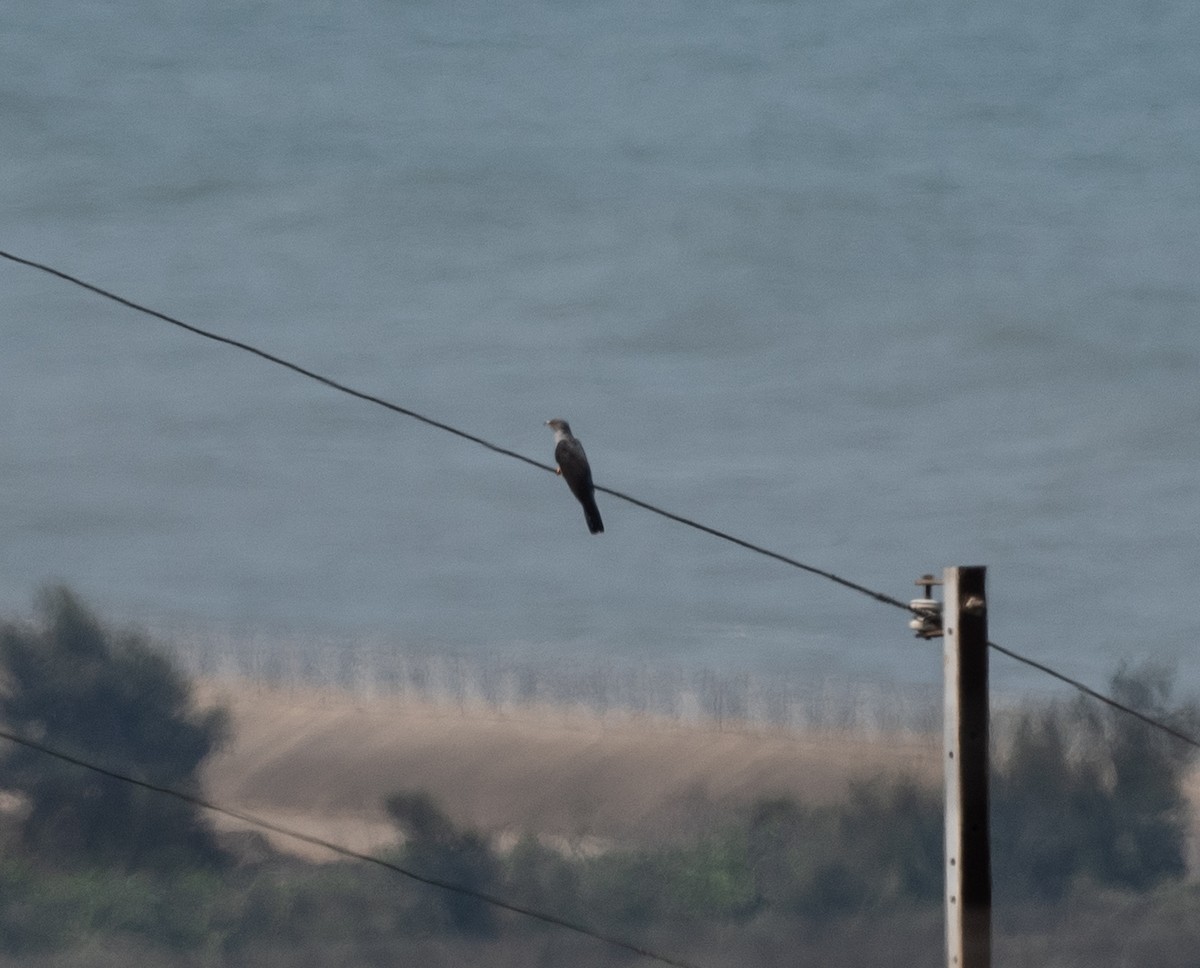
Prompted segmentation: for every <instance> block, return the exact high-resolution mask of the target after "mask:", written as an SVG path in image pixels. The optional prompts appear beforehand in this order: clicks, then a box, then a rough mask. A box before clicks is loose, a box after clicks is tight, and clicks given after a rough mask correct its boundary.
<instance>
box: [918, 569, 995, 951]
mask: <svg viewBox="0 0 1200 968" xmlns="http://www.w3.org/2000/svg"><path fill="white" fill-rule="evenodd" d="M986 572H987V569H986V568H982V567H959V568H947V569H945V571H944V573H943V578H942V586H943V593H944V600H945V608H944V614H943V616H942V618H943V621H942V631H943V633H944V638H943V651H942V664H943V673H944V677H945V678H944V681H945V707H944V709H945V711H944V720H943V729H944V760H943V766H944V767H945V778H946V964H947V966H948V968H991V963H992V865H991V852H990V848H989V834H988V644H987V643H988V631H987V595H986V591H985V588H984V585H985V578H986ZM927 597H928V593H927Z"/></svg>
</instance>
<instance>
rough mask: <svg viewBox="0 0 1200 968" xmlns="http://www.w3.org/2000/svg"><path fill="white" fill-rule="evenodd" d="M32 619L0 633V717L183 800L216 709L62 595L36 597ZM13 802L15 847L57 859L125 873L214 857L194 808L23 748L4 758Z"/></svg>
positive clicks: (217, 740) (135, 643)
mask: <svg viewBox="0 0 1200 968" xmlns="http://www.w3.org/2000/svg"><path fill="white" fill-rule="evenodd" d="M38 606H39V612H40V622H38V623H35V624H34V625H32V626H30V625H25V624H18V623H7V622H6V623H3V624H0V720H3V722H4V723H6V724H7V726H8V727H9V728H10V729H11V730H12V731H13V732H16V733H19V734H21V735H24V736H28V737H30V738H32V739H36V740H38V741H40V742H43V743H45V744H46V745H48V746H51V747H53V748H55V749H57V750H60V751H62V752H64V753H67V754H69V755H72V756H77V757H79V758H81V759H85V760H88V761H89V762H95V763H97V764H98V765H101V766H104V767H107V768H109V769H112V770H115V771H119V772H122V773H128V774H131V775H134V776H136V777H138V778H140V779H143V780H146V781H147V782H150V783H153V784H156V785H160V786H168V787H172V788H175V789H181V790H183V791H192V792H194V791H196V790H197V789H198V771H199V768H200V765H201V764H202V763H203V761H204V759H205V757H207V756H208V755H209V753H211V752H213V751H214V750H215V749H216V748H217V747H218V746H219V745H220V744H221V742H222V741H223V740H224V738H225V736H226V733H227V716H226V713H225V712H224V710H218V709H214V710H210V711H208V712H204V713H200V712H197V711H195V710H194V708H193V705H192V694H191V687H190V684H189V683H188V681H187V680H186V679H185V678H184V676H183V675H182V674H181V673H180V672H179V671H178V670H177V669H176V668H175V667H174V665H173V664H172V663H171V662H170V660H169V659H168V658H167V657H166V656H164V655H162V654H161V653H160V652H158V651H156V650H155V649H154V648H153V647H152V646H151V645H150V644H149V643H148V642H146V641H145V640H144V639H142V638H141V637H139V636H137V635H133V634H118V633H114V632H112V631H110V630H108V629H106V628H104V627H103V626H102V625H101V624H100V622H99V620H98V619H97V618H96V616H95V615H93V614H92V612H91V611H89V610H88V609H87V608H86V607H85V606H84V605H83V604H82V603H81V602H80V601H79V600H78V599H77V598H76V597H75V596H74V595H73V594H72V593H71V592H70V591H68V590H67V589H66V588H64V587H52V588H48V589H44V590H43V591H42V592H41V594H40V595H39V599H38ZM2 782H3V784H4V786H5V787H6V788H8V789H10V790H13V791H15V792H18V793H20V794H22V795H23V796H24V798H25V800H26V802H27V812H26V814H25V817H24V820H23V822H22V826H21V839H22V842H23V843H24V845H25V846H26V847H27V848H28V849H30V850H31V851H35V852H37V853H38V854H39V855H41V856H52V857H54V858H56V859H58V860H60V861H62V860H71V861H75V862H78V861H81V860H82V861H87V862H91V863H100V864H116V865H123V866H126V867H128V868H131V869H132V868H144V867H150V868H154V867H167V866H172V865H174V864H177V863H183V862H188V863H194V862H197V861H205V862H211V861H215V860H216V859H217V858H218V857H219V852H218V850H217V848H216V844H215V841H214V839H213V836H212V833H211V831H210V829H209V828H208V827H207V826H206V825H205V823H204V822H203V820H202V818H201V816H200V815H199V813H198V809H197V808H195V807H193V806H191V805H190V804H187V803H184V802H183V801H181V800H177V799H175V798H173V797H167V796H163V795H162V794H158V793H154V792H152V791H149V790H145V789H142V788H140V787H136V786H133V785H131V784H128V783H122V782H119V781H116V780H113V779H110V778H106V777H104V776H101V775H100V774H97V773H93V772H91V771H88V770H84V769H81V768H80V767H77V766H73V765H71V764H68V763H65V762H62V761H60V760H56V759H53V758H51V757H48V756H46V755H45V754H43V753H39V752H37V751H36V750H32V749H29V748H26V747H21V746H15V747H13V748H12V749H11V750H10V751H9V752H8V755H7V756H6V757H5V759H4V766H3V781H2Z"/></svg>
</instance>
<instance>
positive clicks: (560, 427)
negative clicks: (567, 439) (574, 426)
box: [546, 417, 571, 435]
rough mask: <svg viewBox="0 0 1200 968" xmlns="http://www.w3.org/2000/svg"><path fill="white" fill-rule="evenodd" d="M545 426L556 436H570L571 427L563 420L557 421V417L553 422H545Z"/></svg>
mask: <svg viewBox="0 0 1200 968" xmlns="http://www.w3.org/2000/svg"><path fill="white" fill-rule="evenodd" d="M546 426H547V427H549V428H550V429H551V430H553V431H554V432H555V433H556V434H567V435H570V433H571V425H570V424H569V423H567V422H566V421H565V420H561V419H559V418H558V417H555V418H554V419H553V420H547V421H546Z"/></svg>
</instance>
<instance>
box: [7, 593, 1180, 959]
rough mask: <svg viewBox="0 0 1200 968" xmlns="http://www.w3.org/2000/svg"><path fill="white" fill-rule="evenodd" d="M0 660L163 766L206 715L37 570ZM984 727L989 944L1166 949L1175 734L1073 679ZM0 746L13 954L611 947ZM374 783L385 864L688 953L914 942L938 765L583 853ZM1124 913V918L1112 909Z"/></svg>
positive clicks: (511, 953) (36, 698)
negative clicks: (515, 836) (915, 775)
mask: <svg viewBox="0 0 1200 968" xmlns="http://www.w3.org/2000/svg"><path fill="white" fill-rule="evenodd" d="M0 683H2V689H0V717H2V718H3V720H4V723H5V725H6V727H7V728H10V729H13V730H15V731H18V732H20V733H22V734H24V735H29V736H32V737H36V738H37V739H39V740H42V741H44V742H46V743H48V744H51V745H54V746H56V747H59V748H62V749H64V750H65V751H67V752H70V753H72V754H74V755H78V756H81V757H85V758H88V759H92V760H97V761H99V762H102V763H104V764H106V765H109V766H112V767H114V768H117V769H120V770H122V771H125V772H131V773H136V774H137V775H139V776H142V777H145V778H146V779H147V780H150V781H152V782H155V783H161V784H164V785H169V786H174V787H180V788H184V789H194V788H195V785H196V782H197V779H196V778H197V776H198V770H199V767H200V766H201V764H202V763H203V760H204V758H205V757H206V756H207V755H208V754H209V753H210V752H212V751H213V750H214V749H215V748H217V746H218V745H219V743H220V742H221V740H222V738H223V737H224V735H225V731H226V728H227V727H226V724H225V720H224V717H223V716H222V714H221V713H219V712H214V713H207V714H200V713H197V712H196V711H195V710H194V708H193V707H192V703H191V691H190V687H189V684H188V682H187V681H186V679H185V678H184V677H183V676H182V675H181V674H180V673H179V672H178V671H177V669H176V668H175V667H174V666H173V665H172V663H171V662H169V661H168V660H166V659H165V658H163V655H162V654H161V653H160V652H158V651H156V650H155V649H154V648H153V647H151V646H150V645H149V644H148V643H147V642H145V641H143V640H142V639H140V638H138V637H136V636H129V635H122V634H117V633H114V632H113V631H111V630H109V629H106V628H105V627H104V626H103V625H102V624H101V623H100V622H99V621H98V620H97V619H96V618H95V616H94V615H92V614H91V613H90V612H89V611H88V610H87V609H86V608H85V607H84V606H83V605H81V604H80V602H79V601H78V600H77V599H76V598H75V597H74V596H73V595H71V594H70V593H69V592H67V591H66V590H64V589H51V590H49V591H47V592H46V593H44V595H43V596H42V599H41V607H40V618H39V621H38V622H37V623H35V624H33V625H25V624H19V623H6V624H3V625H2V626H0ZM1111 691H1112V692H1113V694H1114V695H1116V696H1117V697H1118V698H1120V699H1121V700H1122V701H1124V702H1126V703H1128V704H1130V705H1132V706H1135V707H1137V708H1139V709H1144V710H1146V711H1149V712H1152V713H1153V714H1154V715H1155V716H1156V717H1160V718H1162V719H1164V720H1167V721H1170V722H1172V723H1174V724H1176V725H1178V726H1180V727H1183V728H1186V729H1191V730H1195V729H1196V728H1197V726H1198V725H1200V712H1198V711H1197V708H1196V706H1195V705H1194V704H1188V703H1183V704H1181V703H1177V702H1174V701H1173V700H1172V697H1171V679H1170V676H1168V675H1166V674H1165V673H1163V672H1161V671H1156V670H1153V669H1136V670H1130V669H1121V670H1120V671H1118V673H1117V674H1116V675H1115V676H1114V677H1113V680H1112V682H1111ZM1001 732H1002V735H1000V736H998V737H997V743H996V746H997V755H996V761H997V765H996V770H995V776H994V787H993V841H994V845H995V846H994V852H993V853H994V866H995V879H996V899H997V905H998V908H999V910H1001V911H1002V912H1006V913H1005V915H1004V917H1003V918H1002V919H1001V920H1000V922H999V923H998V928H997V932H998V934H997V949H998V954H999V952H1001V951H1003V950H1004V946H1005V945H1009V946H1010V950H1011V951H1012V952H1014V954H1013V958H1012V959H1011V960H1015V962H1019V963H1033V962H1034V961H1037V962H1039V963H1040V962H1044V961H1048V960H1051V959H1050V957H1049V955H1050V954H1052V955H1053V959H1052V960H1053V961H1054V963H1055V964H1062V965H1073V964H1080V965H1082V964H1088V965H1094V964H1103V963H1104V962H1103V959H1102V956H1101V960H1099V961H1097V957H1098V955H1097V952H1098V951H1100V952H1102V951H1103V949H1102V948H1100V949H1098V948H1097V945H1099V944H1100V943H1101V941H1102V940H1103V939H1108V942H1109V943H1110V945H1121V946H1123V947H1121V949H1120V950H1122V951H1123V952H1124V957H1126V960H1128V961H1130V962H1131V963H1137V962H1141V963H1154V964H1156V965H1159V966H1167V965H1175V964H1177V965H1185V964H1193V963H1194V953H1195V951H1196V950H1198V947H1200V926H1197V921H1198V920H1200V919H1197V918H1195V916H1194V915H1195V911H1196V910H1197V903H1198V902H1200V892H1198V891H1197V889H1196V888H1195V887H1194V886H1189V885H1188V884H1186V883H1185V882H1184V881H1183V876H1184V874H1185V852H1184V851H1185V843H1186V833H1187V823H1188V816H1187V810H1186V803H1185V800H1184V797H1183V793H1182V781H1183V779H1184V773H1185V770H1186V768H1187V767H1188V763H1189V756H1188V748H1187V747H1184V746H1182V744H1179V743H1176V742H1174V741H1172V740H1170V739H1169V738H1167V737H1165V736H1163V735H1162V734H1161V733H1159V732H1157V731H1154V730H1152V729H1150V728H1149V727H1146V726H1145V725H1143V724H1141V723H1139V722H1138V721H1136V720H1134V719H1132V718H1130V717H1128V716H1123V715H1121V714H1119V713H1117V712H1116V711H1114V710H1111V709H1108V708H1106V707H1103V706H1097V705H1094V704H1091V703H1087V702H1084V701H1076V702H1064V703H1055V704H1049V705H1044V706H1039V707H1037V708H1028V709H1025V710H1023V711H1020V712H1019V713H1017V714H1016V715H1015V716H1014V717H1013V718H1012V720H1011V722H1010V723H1009V724H1007V725H1006V726H1005V727H1004V728H1003V730H1002V731H1001ZM0 754H3V757H4V759H3V763H2V767H0V768H2V771H3V772H2V773H0V776H2V777H3V783H4V786H5V788H7V789H8V790H9V791H10V792H14V793H17V794H19V795H20V796H21V798H22V801H23V808H22V809H21V810H17V811H15V812H9V813H8V814H7V815H6V816H7V819H6V820H5V821H3V827H2V828H0V847H2V848H3V850H2V853H0V965H29V966H34V965H39V964H43V963H44V964H49V963H50V962H48V961H46V962H43V961H41V960H39V959H41V958H44V957H49V956H50V955H51V954H52V953H54V952H58V953H59V955H55V956H54V957H56V958H57V959H58V960H55V961H54V962H53V963H54V964H64V963H65V962H64V961H63V960H62V959H63V958H67V959H69V960H75V961H76V962H77V963H87V964H90V965H96V964H100V965H103V964H104V963H105V962H104V960H103V958H104V957H105V956H101V955H98V954H97V952H99V951H101V950H103V951H105V952H111V953H113V954H111V955H110V956H109V957H111V958H112V960H111V962H110V963H111V964H113V965H116V964H126V963H129V962H130V961H134V962H137V963H140V964H146V965H159V964H161V965H167V964H170V965H172V966H175V968H177V966H180V965H197V966H199V965H206V966H207V965H259V964H265V965H270V964H288V965H296V966H299V968H305V966H307V965H342V964H348V963H354V964H389V965H390V964H397V963H409V962H411V963H420V964H429V965H443V964H444V965H449V964H454V965H485V964H486V965H497V966H500V968H504V966H506V965H512V966H516V965H525V964H538V963H544V964H567V963H569V964H572V965H577V966H581V968H586V966H589V965H595V966H607V965H614V966H615V965H622V964H627V963H628V959H627V958H626V957H625V956H622V955H620V954H619V953H614V952H612V951H610V950H608V949H606V948H605V947H604V946H602V945H600V944H598V943H596V942H592V941H588V940H586V939H581V938H577V937H574V936H571V935H567V934H563V933H562V932H560V931H557V930H555V929H552V928H550V927H548V926H546V925H542V924H538V923H534V922H527V921H524V920H519V919H516V918H514V917H513V916H512V915H510V914H505V913H503V912H498V911H496V910H495V909H493V908H491V907H487V906H485V905H483V904H481V903H480V902H479V901H477V900H474V899H471V898H468V897H464V896H463V895H461V894H455V893H451V892H446V891H442V890H438V889H436V888H431V887H428V886H424V885H420V884H415V883H412V882H410V881H407V880H405V879H403V878H398V877H395V876H392V875H390V874H388V873H387V872H385V871H381V870H379V869H376V868H372V867H369V866H366V865H362V864H353V863H337V864H325V865H313V864H308V863H305V862H301V861H298V860H295V859H293V858H284V857H280V856H278V855H275V854H274V853H272V852H271V851H270V850H268V849H267V848H266V847H265V845H263V844H261V843H260V844H258V845H257V847H256V848H255V850H254V851H247V850H246V849H245V843H243V844H242V847H241V848H240V849H234V848H233V846H232V845H228V846H227V849H228V850H229V851H231V852H230V853H224V852H222V851H221V850H220V849H218V846H217V839H216V837H215V836H214V835H213V834H212V833H211V831H210V830H209V828H208V827H207V826H206V825H205V818H204V817H203V816H200V815H198V814H197V813H196V811H194V810H193V809H191V808H189V807H187V806H186V805H184V804H182V803H180V802H178V801H175V800H172V799H169V798H164V797H161V796H156V795H153V794H150V793H149V792H147V791H142V790H138V789H136V788H133V787H129V786H127V785H124V784H119V783H116V782H114V781H112V780H105V779H102V778H99V777H96V776H94V775H93V774H89V773H86V772H84V771H81V770H79V769H78V768H77V767H74V766H70V765H68V764H65V763H61V762H59V761H56V760H52V759H49V758H47V757H45V756H43V755H40V754H37V753H35V752H33V751H30V750H26V749H23V748H20V747H13V746H11V745H8V747H7V749H5V748H3V747H0ZM386 807H387V811H388V814H389V816H390V817H391V818H392V820H393V821H394V823H395V825H396V833H397V845H396V847H395V848H394V853H393V855H392V856H393V859H394V860H395V861H396V862H398V863H400V864H402V865H404V866H406V867H408V868H410V869H412V870H415V871H418V872H420V873H422V874H424V875H426V876H429V877H432V878H435V879H439V880H443V881H447V882H452V883H456V884H461V885H463V886H466V887H469V888H471V889H472V890H475V891H481V892H484V893H489V894H494V895H497V896H501V897H504V898H507V899H510V900H512V901H513V902H515V903H518V904H523V905H526V906H529V907H532V908H536V909H539V910H543V911H546V912H548V913H551V914H555V915H558V916H561V917H564V918H569V919H571V920H574V921H579V922H583V923H587V924H590V925H594V926H595V927H597V928H600V929H603V930H606V931H610V932H613V933H618V934H621V935H622V936H626V937H629V938H631V939H633V940H638V941H640V942H643V943H646V944H648V945H650V946H652V947H658V948H661V949H664V950H666V951H669V952H671V953H673V954H677V955H679V956H681V957H685V958H689V959H691V960H694V961H696V962H697V963H700V964H704V965H710V966H713V968H717V966H726V965H739V966H740V965H747V966H750V965H755V964H764V965H765V964H775V963H795V962H797V961H804V960H805V959H806V958H809V959H814V960H813V963H820V964H823V965H836V964H846V965H849V964H854V965H869V964H880V965H885V964H886V965H892V964H897V963H899V961H902V962H903V963H905V964H916V963H936V962H937V961H938V960H939V958H940V951H941V944H942V937H941V928H940V906H941V889H942V817H941V793H940V790H935V789H930V788H928V787H925V786H921V785H918V784H917V783H915V782H914V781H909V780H899V781H889V782H875V783H866V784H859V785H857V786H854V787H852V788H851V790H850V792H849V794H848V795H847V796H846V798H845V799H844V800H843V801H842V802H840V803H836V804H823V805H813V804H807V803H802V802H797V801H795V800H791V799H765V800H761V801H759V802H758V803H756V804H754V805H752V806H751V807H750V808H748V809H743V810H739V811H736V812H731V813H729V814H727V815H726V816H723V817H719V818H716V819H715V820H711V819H710V821H709V822H708V823H707V825H700V826H701V827H702V829H703V831H704V832H703V833H699V834H695V835H693V836H691V837H690V838H688V839H686V840H683V841H680V842H673V843H663V842H656V841H648V842H645V843H634V842H630V843H627V844H624V845H621V846H618V847H614V848H611V849H608V850H605V851H601V852H590V853H589V852H584V851H570V850H563V849H562V848H561V847H557V846H550V845H548V844H546V843H544V842H543V841H542V840H541V839H540V838H539V837H538V836H537V835H536V834H537V832H536V831H530V832H529V833H528V834H527V835H526V836H525V837H524V838H523V839H522V840H521V841H520V842H519V843H518V844H517V845H516V846H515V847H513V848H511V849H508V850H505V851H501V850H498V849H497V848H496V847H495V846H494V845H492V844H491V843H490V842H489V840H488V838H487V837H486V836H485V835H484V834H482V833H481V832H478V831H473V830H470V829H466V828H464V827H462V826H460V825H456V824H455V823H454V822H453V821H452V820H451V819H450V817H449V815H448V813H447V812H446V810H445V809H444V808H443V806H442V805H440V804H438V803H436V802H435V801H434V800H432V799H431V798H430V797H429V796H427V795H426V794H425V793H423V792H422V791H419V790H411V789H407V788H406V785H405V784H404V782H403V778H402V777H397V778H396V793H395V794H394V795H393V796H392V797H391V798H389V800H388V802H387V804H386ZM1148 898H1152V899H1153V901H1152V902H1151V901H1148V900H1147V899H1148ZM1068 906H1069V910H1070V917H1069V918H1066V916H1065V912H1066V911H1067V910H1068ZM1054 911H1061V912H1064V915H1063V916H1062V917H1058V918H1057V920H1056V919H1055V918H1056V916H1055V915H1054V914H1053V913H1052V912H1054ZM1129 917H1136V923H1137V925H1139V927H1138V928H1136V929H1134V928H1127V929H1125V930H1123V931H1122V930H1121V929H1120V924H1121V923H1122V922H1124V921H1126V920H1128V918H1129ZM1084 925H1086V929H1085V927H1084ZM1149 926H1153V930H1152V931H1151V927H1149ZM1139 932H1140V933H1139ZM1147 932H1150V934H1149V935H1147ZM1139 939H1141V940H1139ZM1057 940H1061V945H1059V944H1056V943H1054V942H1055V941H1057ZM1139 945H1141V947H1139ZM1151 945H1153V947H1151ZM73 952H74V953H77V957H75V958H73V957H72V953H73ZM1139 952H1140V954H1139ZM1085 956H1086V957H1085ZM898 958H899V961H898ZM1189 959H1190V960H1189Z"/></svg>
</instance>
